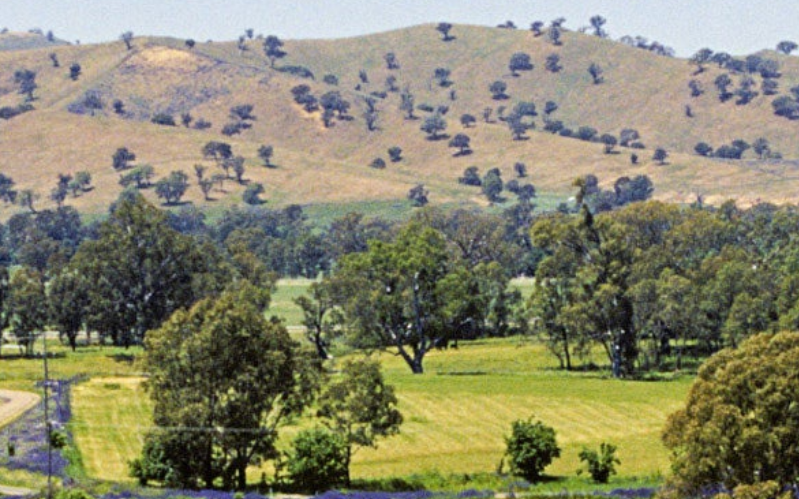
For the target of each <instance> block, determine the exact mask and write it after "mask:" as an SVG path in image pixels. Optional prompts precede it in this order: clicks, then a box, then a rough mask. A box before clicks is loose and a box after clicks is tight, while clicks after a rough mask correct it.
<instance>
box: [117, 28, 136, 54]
mask: <svg viewBox="0 0 799 499" xmlns="http://www.w3.org/2000/svg"><path fill="white" fill-rule="evenodd" d="M119 39H120V40H122V41H123V42H124V43H125V48H127V49H128V50H130V49H132V48H133V31H125V32H124V33H122V34H121V35H119Z"/></svg>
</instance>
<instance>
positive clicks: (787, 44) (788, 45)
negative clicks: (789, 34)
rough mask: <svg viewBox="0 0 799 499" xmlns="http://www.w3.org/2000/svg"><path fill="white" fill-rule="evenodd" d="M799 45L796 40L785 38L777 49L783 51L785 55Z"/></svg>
mask: <svg viewBox="0 0 799 499" xmlns="http://www.w3.org/2000/svg"><path fill="white" fill-rule="evenodd" d="M797 47H799V45H797V44H796V42H792V41H790V40H783V41H781V42H780V43H778V44H777V51H778V52H782V53H783V54H785V55H790V54H791V52H793V51H794V50H796V49H797Z"/></svg>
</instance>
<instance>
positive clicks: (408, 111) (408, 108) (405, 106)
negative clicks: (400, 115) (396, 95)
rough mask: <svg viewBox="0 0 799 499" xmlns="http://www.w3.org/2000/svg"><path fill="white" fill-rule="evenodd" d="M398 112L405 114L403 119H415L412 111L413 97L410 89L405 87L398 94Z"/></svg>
mask: <svg viewBox="0 0 799 499" xmlns="http://www.w3.org/2000/svg"><path fill="white" fill-rule="evenodd" d="M399 108H400V111H403V112H405V119H406V120H412V119H415V116H414V115H413V110H414V97H413V94H412V93H411V90H410V88H408V87H405V89H404V90H403V91H402V93H401V94H400V106H399Z"/></svg>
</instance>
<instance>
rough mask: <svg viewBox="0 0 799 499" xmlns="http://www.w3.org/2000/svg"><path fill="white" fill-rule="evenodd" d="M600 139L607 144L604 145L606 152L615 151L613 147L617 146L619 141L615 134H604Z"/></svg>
mask: <svg viewBox="0 0 799 499" xmlns="http://www.w3.org/2000/svg"><path fill="white" fill-rule="evenodd" d="M599 141H600V142H602V143H603V144H604V145H605V147H604V151H605V154H610V153H612V152H613V148H614V147H616V144H618V142H619V141H618V139H616V137H615V136H613V135H611V134H609V133H604V134H602V136H601V137H599Z"/></svg>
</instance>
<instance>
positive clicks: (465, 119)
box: [461, 113, 477, 128]
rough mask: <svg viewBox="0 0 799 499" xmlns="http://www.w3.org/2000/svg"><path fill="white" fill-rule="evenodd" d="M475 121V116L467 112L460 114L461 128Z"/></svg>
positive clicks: (469, 125)
mask: <svg viewBox="0 0 799 499" xmlns="http://www.w3.org/2000/svg"><path fill="white" fill-rule="evenodd" d="M475 123H477V118H475V117H474V116H473V115H471V114H468V113H467V114H463V115H461V125H463V128H469V127H471V126H473V125H474V124H475Z"/></svg>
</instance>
